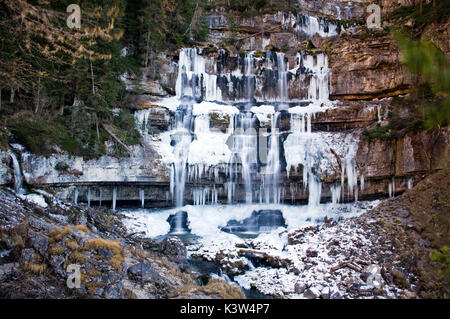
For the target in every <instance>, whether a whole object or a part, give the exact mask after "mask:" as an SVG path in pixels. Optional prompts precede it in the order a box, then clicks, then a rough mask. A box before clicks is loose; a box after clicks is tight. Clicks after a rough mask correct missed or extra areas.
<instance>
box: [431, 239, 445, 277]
mask: <svg viewBox="0 0 450 319" xmlns="http://www.w3.org/2000/svg"><path fill="white" fill-rule="evenodd" d="M430 258H431V260H434V261H437V262H439V263H441V264H442V268H441V269H440V270H439V275H440V276H442V277H445V278H447V279H450V249H449V247H448V246H444V247H442V248H441V249H440V250H435V249H433V250H432V251H431V253H430Z"/></svg>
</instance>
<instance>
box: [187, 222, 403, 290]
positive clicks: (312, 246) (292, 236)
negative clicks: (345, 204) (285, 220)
mask: <svg viewBox="0 0 450 319" xmlns="http://www.w3.org/2000/svg"><path fill="white" fill-rule="evenodd" d="M375 227H376V226H375V225H374V224H369V223H367V220H366V219H365V218H364V217H363V216H361V217H356V218H351V219H347V220H345V221H342V222H339V223H331V224H322V225H314V226H307V227H303V228H300V229H297V230H292V231H290V232H288V231H286V230H281V229H277V230H274V231H272V232H270V233H265V234H261V235H260V236H258V237H257V238H255V239H245V242H242V241H241V242H239V244H237V242H234V243H233V241H230V240H228V242H227V244H225V242H217V241H216V242H214V243H212V242H209V243H208V241H203V242H202V243H201V244H200V245H197V246H195V247H194V246H191V247H188V250H190V255H191V256H195V257H197V258H205V259H208V260H210V261H215V262H216V263H218V264H220V265H221V266H222V268H223V269H225V270H226V271H227V270H228V269H233V271H232V272H229V273H228V274H229V275H230V276H234V278H233V280H234V281H235V282H237V283H238V284H239V285H240V286H241V287H243V288H244V289H247V290H250V289H256V290H258V291H259V292H260V293H262V294H265V295H270V296H272V297H276V298H313V299H315V298H322V299H339V298H382V297H388V298H398V297H399V296H405V295H408V294H409V293H410V292H409V291H408V288H405V287H397V286H396V285H395V284H394V283H393V282H392V281H389V282H388V281H386V280H385V279H384V278H385V276H384V277H382V276H381V275H379V276H377V277H374V276H375V274H376V273H377V272H378V274H380V273H382V269H383V267H382V265H381V263H380V261H381V260H383V259H384V258H389V256H390V254H392V252H390V251H389V250H388V249H382V248H381V247H380V243H379V242H378V239H379V236H377V235H376V232H375ZM233 237H236V236H233ZM230 238H231V237H230ZM245 245H246V247H245V248H243V246H245ZM374 247H377V248H378V249H374ZM380 248H381V249H380ZM238 263H239V265H240V266H241V267H240V268H239V267H236V265H237V264H238ZM250 265H251V266H252V267H251V266H250ZM224 266H225V267H224ZM233 267H234V268H233ZM236 270H238V271H236ZM369 277H370V278H369ZM374 282H376V285H374V284H373V283H374ZM409 289H410V288H409Z"/></svg>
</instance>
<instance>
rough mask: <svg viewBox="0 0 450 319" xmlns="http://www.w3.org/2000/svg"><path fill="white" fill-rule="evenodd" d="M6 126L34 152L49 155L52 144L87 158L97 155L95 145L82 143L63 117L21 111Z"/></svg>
mask: <svg viewBox="0 0 450 319" xmlns="http://www.w3.org/2000/svg"><path fill="white" fill-rule="evenodd" d="M8 126H9V128H10V130H11V132H12V134H13V136H14V138H15V139H16V140H17V141H18V142H20V143H21V144H23V145H24V146H25V147H26V148H27V149H28V150H30V151H31V152H32V153H34V154H38V155H44V156H49V155H51V154H52V153H54V151H55V150H54V145H58V146H59V147H60V148H61V149H63V150H64V151H67V152H69V153H70V154H74V155H81V156H85V157H87V158H91V157H93V156H96V155H99V154H98V152H96V150H95V147H92V145H90V144H87V145H86V144H83V143H82V141H81V140H80V139H77V137H78V134H79V133H78V134H77V133H76V132H75V133H74V132H71V131H70V129H69V128H68V127H67V126H66V125H65V123H64V118H62V117H58V118H56V119H49V118H47V117H44V116H38V115H35V116H31V114H29V113H21V114H18V115H17V116H15V117H14V118H12V119H11V120H10V122H9V123H8Z"/></svg>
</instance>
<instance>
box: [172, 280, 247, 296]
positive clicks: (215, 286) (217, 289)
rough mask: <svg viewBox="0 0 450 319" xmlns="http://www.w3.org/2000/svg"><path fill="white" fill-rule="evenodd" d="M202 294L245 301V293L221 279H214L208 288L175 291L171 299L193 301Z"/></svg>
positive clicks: (191, 287) (196, 287)
mask: <svg viewBox="0 0 450 319" xmlns="http://www.w3.org/2000/svg"><path fill="white" fill-rule="evenodd" d="M202 294H204V295H206V296H210V297H215V298H220V299H245V295H244V293H243V292H242V290H241V289H240V288H239V287H238V286H236V285H232V284H229V283H227V282H226V281H224V280H220V279H212V280H210V281H209V282H208V284H207V285H206V286H194V285H185V286H182V287H181V288H179V289H177V290H175V291H174V292H173V293H172V294H171V295H170V298H177V299H191V298H195V297H198V295H202Z"/></svg>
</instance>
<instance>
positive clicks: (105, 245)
mask: <svg viewBox="0 0 450 319" xmlns="http://www.w3.org/2000/svg"><path fill="white" fill-rule="evenodd" d="M85 248H86V249H109V250H111V252H112V253H113V254H114V255H117V254H121V253H122V245H121V244H120V242H119V241H117V240H106V239H103V238H97V239H91V240H90V241H89V242H88V244H87V245H86V247H85Z"/></svg>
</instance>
